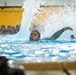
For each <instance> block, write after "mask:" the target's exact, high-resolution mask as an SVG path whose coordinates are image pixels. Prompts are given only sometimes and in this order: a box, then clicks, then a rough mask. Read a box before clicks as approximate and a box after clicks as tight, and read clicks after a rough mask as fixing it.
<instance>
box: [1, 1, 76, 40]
mask: <svg viewBox="0 0 76 75" xmlns="http://www.w3.org/2000/svg"><path fill="white" fill-rule="evenodd" d="M41 4H43V1H42V0H25V2H24V6H23V8H24V12H23V15H22V16H23V18H22V22H21V28H20V31H19V32H18V33H17V34H16V35H12V36H6V37H4V38H1V39H17V40H18V39H27V40H28V39H29V35H30V30H29V28H30V26H31V22H32V20H33V18H35V17H34V14H35V13H39V12H38V9H39V8H40V5H41ZM73 8H75V7H73ZM47 13H48V12H47ZM66 26H70V27H72V28H73V31H68V30H67V31H66V32H64V33H63V34H62V35H61V36H60V37H59V39H70V35H75V37H76V11H75V10H74V9H72V8H71V7H68V6H67V7H64V9H63V11H62V10H61V11H60V12H59V13H53V14H52V15H51V16H50V14H49V18H48V19H47V20H46V22H45V25H44V27H42V26H41V27H40V26H38V27H35V28H37V29H38V30H40V31H41V32H40V34H41V39H43V38H46V37H48V38H49V37H50V36H52V35H53V34H54V33H55V32H56V31H58V30H59V29H61V28H63V27H66ZM42 28H44V29H43V30H41V29H42ZM35 30H36V29H35Z"/></svg>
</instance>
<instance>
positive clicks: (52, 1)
mask: <svg viewBox="0 0 76 75" xmlns="http://www.w3.org/2000/svg"><path fill="white" fill-rule="evenodd" d="M29 1H30V0H29ZM42 1H45V3H44V4H42V5H45V6H48V5H51V6H52V5H59V6H61V5H65V4H67V5H71V4H75V5H76V0H42ZM23 2H24V0H0V6H5V4H6V6H23Z"/></svg>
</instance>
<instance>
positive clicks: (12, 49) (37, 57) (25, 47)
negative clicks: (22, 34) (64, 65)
mask: <svg viewBox="0 0 76 75" xmlns="http://www.w3.org/2000/svg"><path fill="white" fill-rule="evenodd" d="M0 55H4V56H6V57H8V58H9V59H10V61H13V62H26V63H28V62H67V61H76V58H75V57H76V40H53V41H50V40H40V41H37V42H30V41H25V40H2V41H0Z"/></svg>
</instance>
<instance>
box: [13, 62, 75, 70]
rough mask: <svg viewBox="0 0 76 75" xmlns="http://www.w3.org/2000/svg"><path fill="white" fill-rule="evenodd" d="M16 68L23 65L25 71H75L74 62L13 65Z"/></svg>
mask: <svg viewBox="0 0 76 75" xmlns="http://www.w3.org/2000/svg"><path fill="white" fill-rule="evenodd" d="M13 64H14V65H16V66H21V65H23V66H24V68H25V70H27V71H45V70H63V69H67V70H76V62H44V63H43V62H42V63H13Z"/></svg>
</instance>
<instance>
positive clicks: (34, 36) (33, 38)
mask: <svg viewBox="0 0 76 75" xmlns="http://www.w3.org/2000/svg"><path fill="white" fill-rule="evenodd" d="M29 39H30V41H38V40H40V33H39V32H38V31H37V30H33V31H32V32H31V34H30V38H29Z"/></svg>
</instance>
